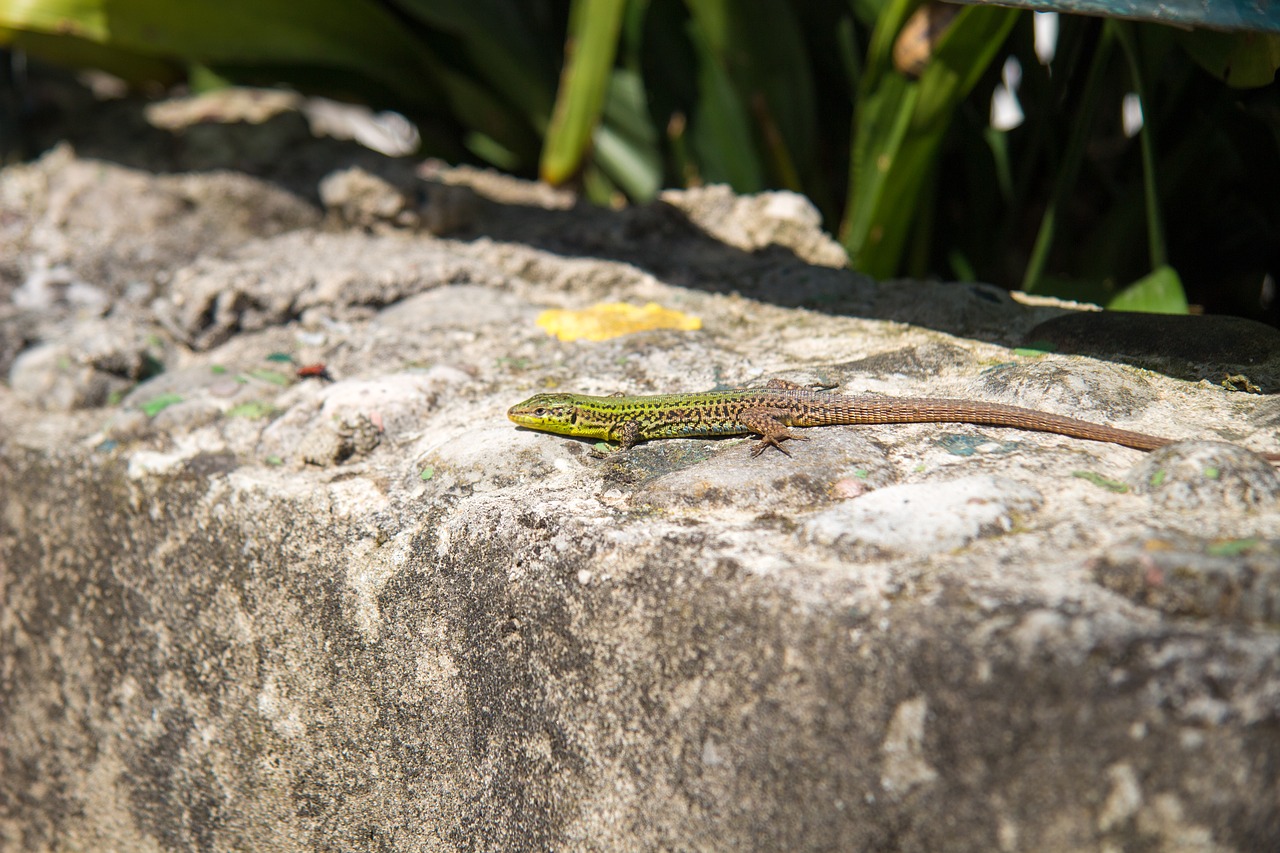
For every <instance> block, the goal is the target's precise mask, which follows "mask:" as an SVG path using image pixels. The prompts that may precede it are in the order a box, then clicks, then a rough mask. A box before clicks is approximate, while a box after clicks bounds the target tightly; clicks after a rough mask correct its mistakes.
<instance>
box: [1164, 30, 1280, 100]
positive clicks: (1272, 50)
mask: <svg viewBox="0 0 1280 853" xmlns="http://www.w3.org/2000/svg"><path fill="white" fill-rule="evenodd" d="M1179 35H1180V37H1181V42H1182V47H1183V48H1184V49H1185V50H1186V51H1187V53H1188V54H1190V55H1191V58H1192V59H1194V60H1195V61H1196V64H1198V65H1199V66H1200V67H1201V68H1203V69H1204V70H1205V71H1208V72H1209V73H1210V74H1212V75H1213V76H1214V77H1217V78H1218V79H1219V80H1221V81H1222V82H1224V83H1226V84H1227V85H1228V86H1233V87H1235V88H1237V89H1254V88H1258V87H1261V86H1269V85H1270V84H1271V82H1272V81H1274V80H1275V79H1276V70H1277V69H1280V34H1277V33H1219V32H1214V31H1213V30H1193V31H1192V32H1189V33H1180V34H1179Z"/></svg>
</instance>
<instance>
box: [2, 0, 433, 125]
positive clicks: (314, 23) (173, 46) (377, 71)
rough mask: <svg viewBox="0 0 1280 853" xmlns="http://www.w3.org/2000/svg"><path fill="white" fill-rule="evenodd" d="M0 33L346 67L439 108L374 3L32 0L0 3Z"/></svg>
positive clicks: (416, 56)
mask: <svg viewBox="0 0 1280 853" xmlns="http://www.w3.org/2000/svg"><path fill="white" fill-rule="evenodd" d="M0 27H4V28H6V29H13V30H26V31H30V32H36V33H45V34H49V35H71V36H75V37H78V38H81V39H84V40H86V41H90V42H93V43H96V44H100V45H106V46H109V47H111V48H112V49H114V50H118V51H120V52H121V53H135V54H138V55H139V56H142V57H149V58H151V59H153V60H183V61H186V62H197V63H201V64H204V65H209V66H216V65H218V64H221V63H231V64H255V63H262V62H269V63H271V64H275V65H280V66H285V65H290V64H299V65H315V66H322V67H331V68H342V69H346V70H348V71H355V72H357V73H359V74H361V75H363V76H365V77H367V78H368V79H370V80H375V81H378V82H379V83H381V84H383V85H385V86H387V87H388V88H389V89H390V90H392V91H394V92H396V93H398V94H399V96H400V97H402V98H404V99H405V100H406V101H407V102H408V103H415V104H427V103H432V102H438V99H437V98H436V96H435V95H434V88H435V87H434V86H433V85H432V82H433V81H432V75H431V73H430V68H429V67H428V66H427V64H426V63H425V62H424V61H423V52H422V50H421V46H420V45H419V44H418V43H417V42H416V41H415V40H414V39H413V38H412V36H410V34H409V33H408V31H407V30H406V29H405V28H404V27H403V26H401V25H400V23H399V22H398V21H397V20H396V19H395V18H394V17H392V16H391V15H389V14H388V13H387V12H386V11H385V10H384V9H383V8H382V6H380V5H379V4H378V3H377V2H373V0H314V2H311V3H308V4H307V5H306V7H305V10H304V9H301V8H300V7H299V6H298V4H296V3H293V2H289V0H216V2H215V0H187V2H184V3H183V4H182V7H181V13H180V14H178V13H176V11H175V8H174V6H173V4H172V3H170V2H166V0H131V2H128V3H121V2H114V0H41V2H28V3H4V4H0Z"/></svg>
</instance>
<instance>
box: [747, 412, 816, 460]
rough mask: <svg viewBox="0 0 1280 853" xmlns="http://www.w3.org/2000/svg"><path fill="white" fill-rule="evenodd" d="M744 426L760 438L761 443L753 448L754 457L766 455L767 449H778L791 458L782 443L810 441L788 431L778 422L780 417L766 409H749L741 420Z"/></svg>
mask: <svg viewBox="0 0 1280 853" xmlns="http://www.w3.org/2000/svg"><path fill="white" fill-rule="evenodd" d="M739 420H740V421H741V422H742V425H743V426H744V427H746V428H747V429H749V430H751V431H752V432H754V433H755V434H756V435H758V436H760V441H759V442H758V443H757V444H756V446H755V447H753V448H751V455H752V456H759V455H760V454H761V453H764V451H765V448H766V447H776V448H777V449H778V450H780V451H782V453H783V454H785V455H787V456H790V455H791V454H790V453H788V452H787V449H786V448H785V447H783V446H782V442H784V441H786V440H787V439H789V438H792V439H795V440H796V441H808V440H809V437H808V436H807V435H800V434H799V433H794V432H792V431H791V430H789V429H787V426H786V424H784V423H783V422H782V421H780V420H778V416H777V415H776V414H774V413H773V412H770V411H768V410H766V409H748V410H747V411H745V412H743V413H742V416H741V417H740V418H739Z"/></svg>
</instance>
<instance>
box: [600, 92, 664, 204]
mask: <svg viewBox="0 0 1280 853" xmlns="http://www.w3.org/2000/svg"><path fill="white" fill-rule="evenodd" d="M594 139H595V144H594V160H595V162H596V164H597V165H598V166H599V167H600V168H601V170H603V171H604V172H605V174H607V175H608V176H609V177H610V179H611V180H612V182H613V183H614V184H615V185H617V186H618V187H620V188H621V189H622V190H623V191H624V192H625V193H626V194H627V195H628V196H629V197H630V198H632V199H633V200H636V201H648V200H649V199H651V198H653V197H654V196H655V195H657V194H658V189H659V188H660V187H661V186H662V152H661V151H660V150H659V149H658V138H657V133H656V131H655V130H654V128H653V123H652V122H651V121H650V119H649V111H648V103H647V101H646V99H645V94H644V81H643V80H642V79H641V78H640V75H639V74H638V73H636V72H634V71H630V70H628V69H625V68H617V69H614V72H613V76H612V79H611V80H610V83H609V95H608V97H607V98H606V99H605V102H604V117H603V121H602V122H601V123H600V124H599V125H598V126H597V127H596V132H595V135H594Z"/></svg>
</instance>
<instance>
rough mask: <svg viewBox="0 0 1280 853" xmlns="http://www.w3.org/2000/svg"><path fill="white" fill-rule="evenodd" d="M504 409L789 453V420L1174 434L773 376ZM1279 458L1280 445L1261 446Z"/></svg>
mask: <svg viewBox="0 0 1280 853" xmlns="http://www.w3.org/2000/svg"><path fill="white" fill-rule="evenodd" d="M507 417H508V418H510V419H511V420H513V421H515V422H516V423H517V424H519V425H520V426H524V427H529V428H530V429H537V430H542V431H543V432H554V433H559V434H561V435H572V436H578V437H581V438H602V439H606V440H610V441H616V442H618V443H619V444H620V445H621V448H622V449H624V450H625V449H627V448H630V447H633V446H635V444H636V443H637V442H641V441H648V440H649V439H654V438H694V437H698V436H718V435H746V434H748V433H753V434H755V435H758V436H760V441H759V442H758V443H757V444H756V445H755V447H753V448H752V450H751V455H752V456H759V455H760V454H761V453H763V452H764V450H765V448H767V447H776V448H777V449H778V450H780V451H782V452H783V453H785V454H786V455H788V456H790V455H791V454H790V453H787V450H786V449H785V448H784V447H783V446H782V442H783V441H785V440H787V439H796V440H800V441H808V436H804V435H799V434H797V433H794V432H792V431H791V430H790V429H788V427H813V426H831V425H834V424H898V423H966V424H983V425H985V426H999V427H1014V428H1016V429H1025V430H1037V431H1039V432H1051V433H1056V434H1058V435H1066V436H1070V437H1072V438H1083V439H1087V440H1089V441H1103V442H1108V443H1111V444H1120V445H1124V446H1125V447H1133V448H1136V449H1138V450H1155V449H1156V448H1158V447H1164V446H1165V445H1166V444H1171V443H1173V442H1174V441H1176V440H1177V439H1172V438H1161V437H1159V436H1154V435H1147V434H1146V433H1141V432H1131V431H1130V430H1125V429H1117V428H1116V427H1111V426H1105V425H1103V424H1095V423H1090V422H1088V421H1082V420H1077V419H1076V418H1069V417H1065V416H1063V415H1054V414H1050V413H1048V412H1038V411H1036V410H1034V409H1024V408H1022V407H1021V406H1009V405H1005V404H1003V403H984V402H978V401H971V400H943V399H931V398H909V397H899V398H894V397H844V396H840V395H838V394H830V393H827V392H825V391H814V390H811V389H808V388H804V387H802V386H799V385H796V384H795V383H792V382H786V381H784V380H776V379H775V380H772V381H770V382H769V383H768V385H767V386H766V387H764V388H756V389H751V388H747V389H741V390H734V391H704V392H701V393H693V394H659V395H655V396H644V397H625V396H621V395H615V396H612V397H592V396H588V395H585V394H536V395H534V396H532V397H530V398H529V399H528V400H525V401H524V402H523V403H519V404H517V405H515V406H512V407H511V409H510V410H508V412H507ZM1262 455H1263V456H1264V457H1266V458H1267V459H1269V460H1271V461H1273V462H1275V461H1280V453H1264V454H1262Z"/></svg>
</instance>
